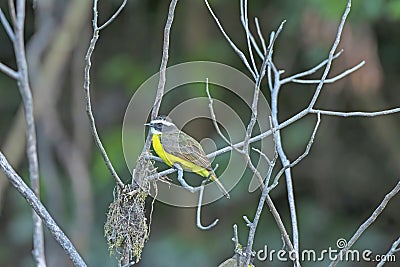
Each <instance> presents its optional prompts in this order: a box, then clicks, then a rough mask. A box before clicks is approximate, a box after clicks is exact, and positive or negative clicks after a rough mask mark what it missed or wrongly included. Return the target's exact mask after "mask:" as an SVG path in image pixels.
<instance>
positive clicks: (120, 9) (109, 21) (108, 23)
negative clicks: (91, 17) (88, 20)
mask: <svg viewBox="0 0 400 267" xmlns="http://www.w3.org/2000/svg"><path fill="white" fill-rule="evenodd" d="M126 2H127V0H124V1H123V2H122V4H121V5H120V6H119V8H118V9H117V11H115V13H114V14H113V15H112V16H111V18H109V19H108V20H107V21H106V22H105V23H104V24H103V25H101V26H99V31H101V30H102V29H104V28H105V27H107V26H108V25H110V24H111V22H113V21H114V20H115V18H116V17H118V15H119V13H121V12H122V10H123V9H124V7H125V5H126Z"/></svg>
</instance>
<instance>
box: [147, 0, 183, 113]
mask: <svg viewBox="0 0 400 267" xmlns="http://www.w3.org/2000/svg"><path fill="white" fill-rule="evenodd" d="M177 2H178V0H171V4H170V5H169V10H168V17H167V21H166V23H165V28H164V41H163V50H162V58H161V65H160V79H159V81H158V86H157V94H156V99H155V101H154V105H153V110H152V112H151V118H152V119H155V118H156V117H157V115H158V111H159V109H160V106H161V100H162V97H163V95H164V88H165V82H166V77H165V76H166V69H167V64H168V51H169V38H170V33H171V27H172V22H173V21H174V13H175V7H176V4H177Z"/></svg>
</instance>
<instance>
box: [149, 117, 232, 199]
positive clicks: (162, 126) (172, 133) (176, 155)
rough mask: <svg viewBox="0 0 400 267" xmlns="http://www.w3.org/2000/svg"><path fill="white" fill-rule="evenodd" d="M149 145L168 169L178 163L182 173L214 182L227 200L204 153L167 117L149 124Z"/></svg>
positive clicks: (156, 119)
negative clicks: (188, 172) (192, 174)
mask: <svg viewBox="0 0 400 267" xmlns="http://www.w3.org/2000/svg"><path fill="white" fill-rule="evenodd" d="M145 125H148V126H150V131H151V133H152V134H153V136H152V138H151V143H152V145H153V148H154V150H155V151H156V153H157V155H158V156H159V157H160V158H161V159H162V160H163V161H164V162H165V163H166V164H167V165H168V166H170V167H172V166H174V164H175V163H178V164H179V165H180V166H181V167H182V169H183V170H184V171H191V172H194V173H196V174H198V175H200V176H202V177H205V178H207V179H210V180H211V181H213V182H215V183H216V184H217V186H218V187H219V189H220V190H221V191H222V192H223V193H224V195H225V196H226V197H227V198H230V196H229V193H228V191H226V189H225V188H224V186H223V185H222V183H221V182H220V181H219V180H218V178H217V176H216V175H215V173H214V172H213V170H212V167H211V162H210V160H209V159H208V158H207V156H206V153H205V152H204V150H203V148H202V147H201V145H200V143H199V142H197V141H196V140H195V139H194V138H193V137H191V136H190V135H188V134H186V133H184V132H182V131H180V130H179V129H178V127H176V125H175V124H174V123H173V122H172V121H171V119H170V118H168V117H167V116H158V117H157V118H155V119H154V120H152V121H150V123H146V124H145Z"/></svg>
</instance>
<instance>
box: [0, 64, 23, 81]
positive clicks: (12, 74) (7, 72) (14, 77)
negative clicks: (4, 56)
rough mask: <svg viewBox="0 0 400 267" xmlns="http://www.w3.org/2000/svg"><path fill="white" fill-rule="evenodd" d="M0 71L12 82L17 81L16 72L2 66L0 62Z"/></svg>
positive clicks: (17, 75)
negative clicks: (11, 79)
mask: <svg viewBox="0 0 400 267" xmlns="http://www.w3.org/2000/svg"><path fill="white" fill-rule="evenodd" d="M0 71H2V72H4V74H6V75H8V76H10V77H11V78H13V79H14V80H18V79H19V74H18V72H17V71H15V70H13V69H12V68H10V67H9V66H7V65H5V64H3V63H1V62H0Z"/></svg>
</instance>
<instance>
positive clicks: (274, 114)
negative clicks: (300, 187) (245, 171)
mask: <svg viewBox="0 0 400 267" xmlns="http://www.w3.org/2000/svg"><path fill="white" fill-rule="evenodd" d="M270 66H271V69H272V73H273V75H274V85H273V88H272V90H271V121H272V126H273V128H274V132H273V133H274V139H275V144H276V149H277V151H278V155H279V158H280V160H281V162H282V166H283V167H287V166H289V165H290V161H289V159H288V158H287V156H286V154H285V152H284V150H283V145H282V140H281V134H280V130H276V128H277V127H278V125H279V121H278V95H279V90H280V87H281V85H280V73H279V71H278V70H277V69H276V67H275V66H274V64H273V63H272V62H271V64H270ZM285 176H286V188H287V196H288V202H289V211H290V217H291V222H292V236H293V246H294V250H295V253H297V255H298V251H299V231H298V226H297V214H296V204H295V199H294V191H293V182H292V174H291V169H290V167H287V169H286V170H285Z"/></svg>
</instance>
